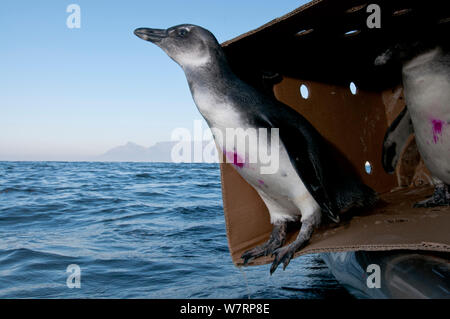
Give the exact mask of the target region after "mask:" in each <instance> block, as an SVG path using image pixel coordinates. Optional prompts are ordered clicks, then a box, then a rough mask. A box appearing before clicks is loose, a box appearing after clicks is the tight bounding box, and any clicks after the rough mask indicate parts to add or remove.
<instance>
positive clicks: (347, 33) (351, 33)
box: [344, 30, 361, 37]
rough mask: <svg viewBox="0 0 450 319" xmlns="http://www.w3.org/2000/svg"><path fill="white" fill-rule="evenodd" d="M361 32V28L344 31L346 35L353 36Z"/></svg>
mask: <svg viewBox="0 0 450 319" xmlns="http://www.w3.org/2000/svg"><path fill="white" fill-rule="evenodd" d="M360 32H361V30H350V31H347V32H345V33H344V36H346V37H353V36H355V35H358V34H359V33H360Z"/></svg>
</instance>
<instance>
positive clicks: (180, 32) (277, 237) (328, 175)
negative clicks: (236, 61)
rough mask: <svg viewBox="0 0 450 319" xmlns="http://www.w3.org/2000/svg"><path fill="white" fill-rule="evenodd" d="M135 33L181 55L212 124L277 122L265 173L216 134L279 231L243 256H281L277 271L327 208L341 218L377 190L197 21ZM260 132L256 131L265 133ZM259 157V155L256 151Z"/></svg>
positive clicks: (368, 202)
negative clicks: (295, 228)
mask: <svg viewBox="0 0 450 319" xmlns="http://www.w3.org/2000/svg"><path fill="white" fill-rule="evenodd" d="M134 33H135V34H136V35H137V36H138V37H140V38H141V39H144V40H147V41H150V42H153V43H154V44H156V45H157V46H159V47H160V48H161V49H162V50H164V51H165V52H166V53H167V55H169V57H171V58H172V59H173V60H174V61H175V62H177V63H178V64H179V65H180V66H181V67H182V69H183V70H184V72H185V75H186V78H187V80H188V84H189V88H190V90H191V93H192V96H193V99H194V101H195V104H196V105H197V107H198V109H199V111H200V113H201V114H202V115H203V117H204V118H205V120H206V122H207V123H208V125H209V126H210V128H211V129H212V130H213V129H214V130H213V132H214V131H217V130H218V131H219V132H222V133H223V134H222V136H225V135H226V133H225V131H226V130H227V128H234V129H237V128H241V129H243V130H246V129H249V128H255V129H258V130H257V132H260V131H259V129H260V128H263V129H267V130H269V134H270V129H271V128H278V129H279V140H280V141H279V147H278V153H279V157H278V158H279V169H277V170H276V171H275V172H273V173H271V174H262V173H261V170H260V168H261V166H262V164H263V163H261V162H260V161H256V162H251V161H247V160H248V159H249V158H252V156H253V155H254V154H249V150H248V148H247V149H246V150H245V154H242V153H239V148H237V149H236V148H233V149H227V145H226V143H224V141H223V140H221V139H218V138H217V137H216V136H214V137H215V141H216V143H217V145H218V147H219V148H221V149H222V150H223V153H224V154H225V155H226V157H227V158H228V159H229V160H231V162H232V163H233V164H234V167H235V168H236V170H237V171H238V172H239V174H240V175H241V176H242V177H243V178H244V179H245V180H246V181H247V182H248V183H249V184H250V185H251V186H252V187H253V188H254V189H255V190H256V192H257V193H258V194H259V196H260V197H261V199H262V200H263V201H264V203H265V204H266V206H267V208H268V211H269V213H270V221H271V223H272V224H273V231H272V234H271V236H270V239H269V240H268V241H267V242H266V243H264V244H263V245H261V246H258V247H256V248H254V249H251V250H249V251H247V252H245V253H244V254H243V255H242V258H243V260H244V263H247V262H248V261H249V260H251V259H254V258H257V257H260V256H268V255H273V256H275V258H274V261H273V264H272V266H271V268H270V273H271V274H272V273H273V272H274V271H275V270H276V268H277V267H278V265H279V264H281V263H283V265H284V268H286V266H287V265H288V264H289V261H290V260H291V258H292V257H293V255H294V253H295V252H296V251H298V250H299V249H301V248H302V247H303V246H304V245H305V244H306V243H307V242H308V240H309V239H310V237H311V234H312V233H313V231H314V229H315V228H316V227H317V226H318V225H319V224H320V223H321V220H322V215H323V214H324V215H325V216H327V217H328V218H330V219H331V220H333V221H335V222H338V221H339V213H340V212H341V211H345V210H348V209H350V208H351V207H366V206H371V205H373V204H374V202H375V201H376V194H375V192H374V191H373V190H372V189H371V188H369V187H368V186H366V185H364V184H362V183H361V182H360V181H358V179H357V178H356V177H355V176H354V175H347V174H344V171H343V170H342V169H341V167H338V166H337V164H336V163H335V162H333V161H331V160H330V159H331V158H332V157H330V156H331V155H330V148H329V147H328V144H327V143H326V141H325V140H324V138H323V137H322V136H321V135H320V134H319V133H318V132H317V131H316V129H315V128H314V127H313V126H312V125H311V124H310V123H309V122H308V121H307V120H306V119H305V118H304V117H303V116H301V115H300V114H298V113H297V112H295V111H294V110H293V109H291V108H290V107H288V106H287V105H285V104H283V103H281V102H279V101H277V100H275V99H274V98H272V97H269V96H266V95H264V94H262V93H260V92H259V91H257V90H256V89H254V88H253V87H251V86H250V85H248V84H247V83H245V82H243V81H242V80H240V79H239V78H238V77H237V76H236V75H235V74H234V73H233V72H232V71H231V69H230V67H229V65H228V63H227V60H226V57H225V54H224V52H223V51H222V48H221V46H220V45H219V43H218V42H217V40H216V38H215V37H214V35H213V34H212V33H211V32H209V31H208V30H206V29H204V28H201V27H199V26H195V25H189V24H183V25H178V26H174V27H171V28H168V29H166V30H164V29H149V28H139V29H136V30H135V31H134ZM259 135H260V133H258V138H259ZM253 158H255V157H253ZM299 219H300V221H301V229H300V232H299V234H298V237H297V238H296V239H295V240H294V241H293V242H292V243H291V244H289V245H286V246H283V245H284V243H285V239H286V232H287V224H288V222H291V221H297V220H299Z"/></svg>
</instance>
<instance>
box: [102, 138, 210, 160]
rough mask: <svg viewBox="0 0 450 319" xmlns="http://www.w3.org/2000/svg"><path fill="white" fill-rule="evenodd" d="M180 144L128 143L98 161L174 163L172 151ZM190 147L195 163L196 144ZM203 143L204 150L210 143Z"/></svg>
mask: <svg viewBox="0 0 450 319" xmlns="http://www.w3.org/2000/svg"><path fill="white" fill-rule="evenodd" d="M178 143H180V142H178V141H173V142H172V141H170V142H158V143H156V144H155V145H153V146H150V147H145V146H141V145H138V144H136V143H133V142H128V143H127V144H125V145H121V146H117V147H114V148H112V149H110V150H108V151H107V152H105V153H104V154H102V155H100V156H98V157H97V158H96V159H95V160H96V161H105V162H172V156H171V153H172V149H173V148H174V147H175V146H176V144H178ZM188 143H189V144H190V145H186V147H190V149H191V154H192V156H190V158H191V161H194V160H193V158H194V156H193V154H194V142H188ZM199 143H202V150H204V148H205V147H206V146H207V145H208V143H210V141H203V142H199Z"/></svg>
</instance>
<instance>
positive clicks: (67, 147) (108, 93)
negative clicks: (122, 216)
mask: <svg viewBox="0 0 450 319" xmlns="http://www.w3.org/2000/svg"><path fill="white" fill-rule="evenodd" d="M305 2H308V1H293V0H283V1H256V0H245V1H244V0H220V1H219V0H217V1H213V0H190V1H189V0H164V1H160V0H138V1H135V0H131V1H110V0H109V1H104V0H78V1H76V0H70V1H64V0H58V1H56V0H41V1H32V0H30V1H23V0H2V2H1V7H0V41H1V51H0V72H1V75H2V76H1V77H0V160H82V159H84V158H89V157H92V156H95V155H98V154H101V153H103V152H105V151H106V150H108V149H109V148H111V147H114V146H118V145H121V144H125V143H126V142H128V141H132V142H135V143H137V144H140V145H143V146H150V145H152V144H154V143H155V142H158V141H167V140H170V135H171V132H172V130H173V129H175V128H177V127H185V128H192V125H193V121H194V120H195V119H201V116H200V114H199V113H198V111H197V109H196V107H195V105H194V103H193V101H192V98H191V95H190V92H189V89H188V86H187V83H186V80H185V77H184V74H183V72H182V70H181V68H179V66H178V65H176V64H175V63H174V62H173V61H172V60H170V59H169V58H168V57H167V56H166V55H165V54H164V53H163V52H162V50H160V49H159V48H157V47H156V46H154V45H152V44H150V43H148V42H144V41H142V40H140V39H139V38H137V37H136V36H134V35H133V30H134V29H135V28H136V27H158V28H166V27H169V26H172V25H176V24H180V23H193V24H198V25H201V26H203V27H206V28H207V29H209V30H211V31H212V32H213V33H214V34H215V35H216V37H217V39H218V40H219V42H223V41H225V40H228V39H231V38H233V37H235V36H238V35H240V34H242V33H244V32H247V31H249V30H251V29H254V28H256V27H258V26H260V25H262V24H264V23H266V22H268V21H270V20H272V19H274V18H276V17H279V16H281V15H284V14H286V13H288V12H289V11H291V10H293V9H295V8H297V7H299V6H300V5H302V4H304V3H305ZM72 3H75V4H78V5H79V6H80V7H81V28H80V29H69V28H67V26H66V19H67V17H68V16H69V13H66V8H67V6H68V5H69V4H72Z"/></svg>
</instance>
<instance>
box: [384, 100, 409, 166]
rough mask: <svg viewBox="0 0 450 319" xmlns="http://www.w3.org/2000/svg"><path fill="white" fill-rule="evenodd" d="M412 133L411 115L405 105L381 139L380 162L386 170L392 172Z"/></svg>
mask: <svg viewBox="0 0 450 319" xmlns="http://www.w3.org/2000/svg"><path fill="white" fill-rule="evenodd" d="M413 133H414V127H413V125H412V121H411V115H410V114H409V111H408V108H407V107H406V106H405V108H404V109H403V111H402V112H400V114H399V115H398V116H397V118H396V119H395V120H394V121H393V122H392V124H391V126H389V128H388V129H387V131H386V134H385V136H384V141H383V153H382V162H383V168H384V170H385V171H386V172H388V173H390V174H392V173H394V171H395V167H396V166H397V162H398V160H399V158H400V153H401V151H402V149H403V147H404V146H405V144H406V141H407V140H408V138H409V136H410V135H411V134H413Z"/></svg>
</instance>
